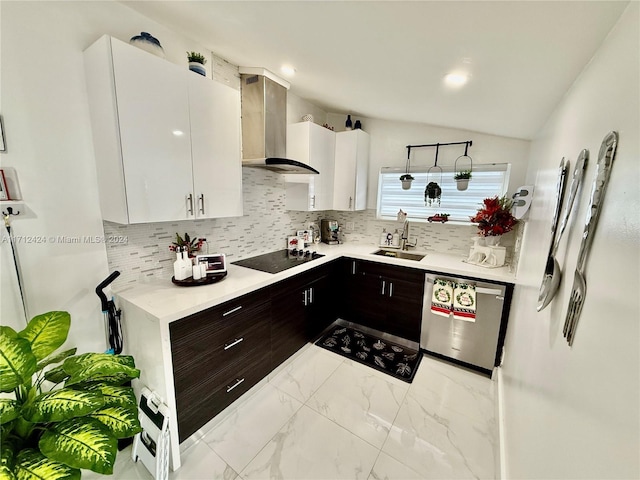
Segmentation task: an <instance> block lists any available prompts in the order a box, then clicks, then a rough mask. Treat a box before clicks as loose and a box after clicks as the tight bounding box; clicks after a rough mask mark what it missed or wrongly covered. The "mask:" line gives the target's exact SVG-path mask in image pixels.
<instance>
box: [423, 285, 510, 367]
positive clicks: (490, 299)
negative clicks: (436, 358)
mask: <svg viewBox="0 0 640 480" xmlns="http://www.w3.org/2000/svg"><path fill="white" fill-rule="evenodd" d="M434 278H436V275H432V274H428V275H426V281H425V288H424V305H423V309H422V330H421V334H420V347H421V348H423V349H424V350H427V351H429V352H433V353H437V354H440V355H443V356H445V357H449V358H453V359H455V360H459V361H462V362H465V363H468V364H471V365H475V366H477V367H481V368H483V369H486V370H489V371H491V370H493V367H494V364H495V359H496V350H497V346H498V337H499V334H500V323H501V320H502V308H503V304H504V296H505V291H506V287H505V286H503V285H499V284H494V283H484V282H478V281H472V280H468V279H459V278H455V277H448V276H443V275H437V278H442V279H445V280H450V281H452V282H461V283H472V284H475V286H476V321H475V322H468V321H464V320H456V319H454V318H453V316H452V315H450V316H449V317H443V316H441V315H435V314H434V313H432V312H431V295H432V292H433V280H434Z"/></svg>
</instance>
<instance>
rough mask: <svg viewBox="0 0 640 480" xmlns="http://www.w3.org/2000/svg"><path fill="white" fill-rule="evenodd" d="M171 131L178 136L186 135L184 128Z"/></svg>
mask: <svg viewBox="0 0 640 480" xmlns="http://www.w3.org/2000/svg"><path fill="white" fill-rule="evenodd" d="M171 133H173V134H174V135H175V136H176V137H181V136H182V135H184V132H183V131H182V130H173V131H172V132H171Z"/></svg>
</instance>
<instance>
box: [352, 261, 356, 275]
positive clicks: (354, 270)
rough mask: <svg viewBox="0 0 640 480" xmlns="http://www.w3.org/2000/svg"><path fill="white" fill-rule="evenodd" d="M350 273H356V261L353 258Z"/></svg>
mask: <svg viewBox="0 0 640 480" xmlns="http://www.w3.org/2000/svg"><path fill="white" fill-rule="evenodd" d="M351 274H352V275H355V274H356V261H355V260H353V261H352V262H351Z"/></svg>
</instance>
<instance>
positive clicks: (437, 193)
mask: <svg viewBox="0 0 640 480" xmlns="http://www.w3.org/2000/svg"><path fill="white" fill-rule="evenodd" d="M439 149H440V145H436V160H435V162H434V164H433V167H431V168H429V170H427V188H425V189H424V204H425V205H426V206H428V207H430V206H431V205H435V204H436V202H437V204H438V205H440V197H441V196H442V188H440V185H438V182H434V181H433V180H432V179H431V176H432V175H434V179H435V175H437V172H433V171H434V170H435V169H439V170H440V178H439V180H440V183H442V167H439V166H438V151H439ZM432 172H433V173H432Z"/></svg>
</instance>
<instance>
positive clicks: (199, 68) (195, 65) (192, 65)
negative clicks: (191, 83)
mask: <svg viewBox="0 0 640 480" xmlns="http://www.w3.org/2000/svg"><path fill="white" fill-rule="evenodd" d="M189 70H191V71H192V72H196V73H199V74H200V75H202V76H203V77H206V76H207V70H206V69H205V68H204V65H203V64H201V63H200V62H189Z"/></svg>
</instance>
